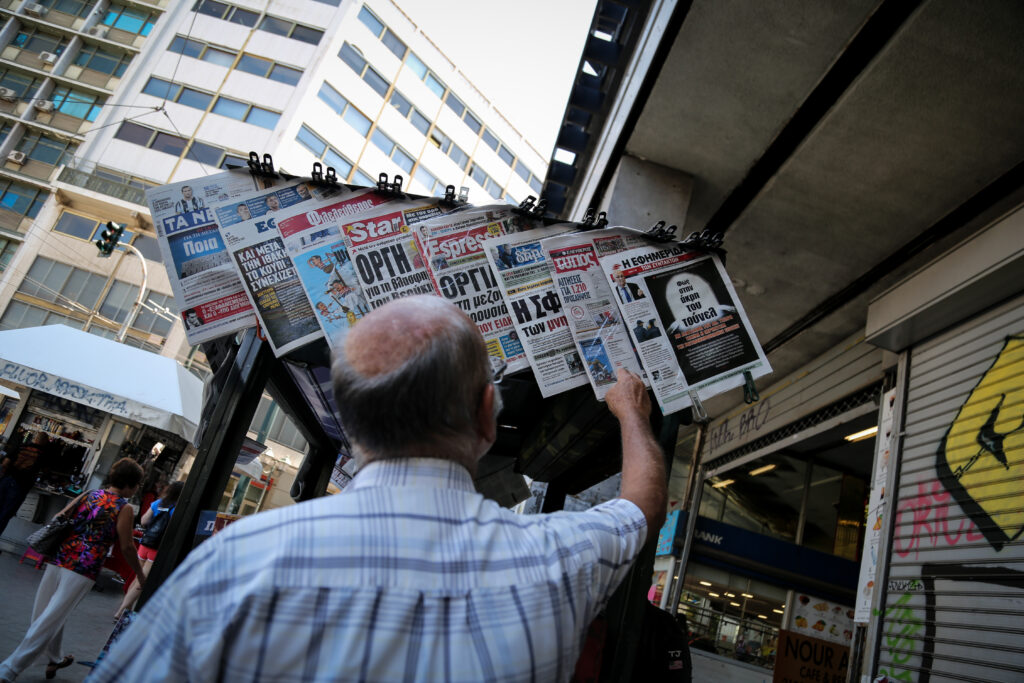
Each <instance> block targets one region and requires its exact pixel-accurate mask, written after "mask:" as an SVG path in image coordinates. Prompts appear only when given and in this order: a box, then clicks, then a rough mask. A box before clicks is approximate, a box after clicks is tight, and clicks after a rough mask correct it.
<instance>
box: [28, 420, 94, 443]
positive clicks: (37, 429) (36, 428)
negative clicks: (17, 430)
mask: <svg viewBox="0 0 1024 683" xmlns="http://www.w3.org/2000/svg"><path fill="white" fill-rule="evenodd" d="M20 426H21V427H22V428H23V429H27V430H29V431H30V432H42V433H43V434H46V435H47V436H49V437H50V438H51V439H60V440H61V441H66V442H68V443H73V444H75V445H77V446H88V447H90V448H91V447H92V442H90V441H78V440H76V439H72V438H70V437H67V436H61V435H60V434H54V433H53V432H48V431H46V430H45V429H43V428H41V427H39V426H38V425H34V424H30V423H28V422H22V423H21V425H20Z"/></svg>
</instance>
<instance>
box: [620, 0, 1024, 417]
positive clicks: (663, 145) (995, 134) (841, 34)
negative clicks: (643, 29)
mask: <svg viewBox="0 0 1024 683" xmlns="http://www.w3.org/2000/svg"><path fill="white" fill-rule="evenodd" d="M872 17H874V18H872ZM1022 35H1024V5H1022V4H1021V3H1019V2H1016V1H1014V0H986V1H985V2H978V3H966V2H959V1H958V0H931V1H925V2H921V3H918V4H917V6H916V8H915V3H913V2H905V3H894V2H877V1H865V0H846V1H843V2H839V1H836V2H820V0H776V1H773V2H749V0H694V2H692V4H691V5H690V7H689V10H688V12H687V13H686V16H685V19H684V21H683V23H682V27H681V30H680V31H679V33H678V35H677V36H676V37H675V38H674V43H673V46H672V48H671V50H670V52H669V56H668V58H667V60H666V61H665V63H664V64H663V66H662V68H661V70H660V74H659V76H658V78H657V81H656V83H655V85H654V88H653V90H652V91H651V94H650V97H649V98H648V99H647V101H646V103H645V104H644V106H643V109H642V112H641V114H640V116H639V118H638V120H637V123H636V125H635V126H634V128H633V130H632V132H631V134H629V137H628V139H627V141H626V145H625V153H626V154H628V155H631V156H635V157H638V158H641V159H645V160H648V161H652V162H656V163H658V164H661V165H664V166H668V167H670V168H673V169H678V170H681V171H684V172H686V173H688V174H690V175H692V176H693V178H694V185H693V196H692V198H691V202H690V208H689V213H688V215H687V218H686V223H685V226H683V229H684V231H685V232H684V234H685V233H688V232H690V231H691V230H697V229H700V228H702V227H703V226H704V225H705V224H707V223H708V222H709V221H711V223H712V225H714V226H715V227H716V228H717V229H724V230H725V231H726V235H725V248H726V249H727V250H728V252H729V254H728V269H729V272H730V275H731V276H732V277H733V278H734V280H736V281H737V285H738V290H739V292H740V295H741V298H742V299H743V301H744V304H745V306H746V308H747V311H748V313H749V314H750V318H751V321H752V323H753V325H754V328H755V330H756V332H757V334H758V336H759V338H760V339H761V341H762V343H765V342H768V341H769V340H772V339H773V338H775V337H776V336H777V335H779V334H780V333H781V332H783V331H784V330H786V329H787V328H789V327H790V326H791V325H793V324H794V323H795V322H796V321H798V320H800V319H801V318H802V317H804V316H805V315H806V314H808V312H810V311H813V310H815V309H816V308H818V307H819V306H820V305H821V304H822V303H823V302H825V301H826V300H827V299H829V297H831V296H833V295H835V294H836V293H838V292H841V291H842V290H844V288H846V287H847V286H848V285H850V284H851V283H852V282H854V281H855V280H856V279H857V278H858V277H860V276H862V275H863V274H864V273H867V272H869V271H871V269H873V268H875V267H876V266H878V265H879V264H881V263H883V262H884V261H886V259H890V261H889V262H890V263H892V257H893V256H894V255H899V254H900V253H901V250H902V248H903V246H904V245H906V244H908V243H909V242H911V241H912V240H914V239H915V238H918V237H919V236H920V235H921V234H922V233H924V232H925V231H926V230H927V229H929V228H930V227H931V226H933V225H934V224H936V223H937V222H939V221H940V219H942V218H943V217H944V216H946V215H947V214H949V213H950V212H953V211H955V210H958V209H959V208H961V207H962V206H963V205H964V204H965V202H968V200H970V199H971V197H972V196H974V195H975V194H976V193H978V192H979V191H981V190H983V188H985V187H986V186H988V185H990V184H991V183H993V182H994V181H996V180H997V179H999V178H1000V177H1002V176H1004V174H1008V173H1009V172H1011V171H1012V170H1013V169H1014V167H1015V166H1017V165H1018V164H1020V163H1021V162H1022V161H1024V126H1022V125H1021V122H1022V121H1024V40H1022V39H1021V36H1022ZM858 41H859V42H858ZM851 46H853V47H851ZM853 53H856V54H859V55H860V56H861V57H862V60H861V61H860V62H857V61H856V60H855V59H853V58H852V57H851V54H853ZM837 84H838V85H837ZM829 89H831V90H832V92H831V93H830V92H828V91H829ZM823 93H824V97H825V98H826V100H828V97H830V96H831V98H832V99H831V100H828V102H829V105H828V106H824V107H821V108H820V111H819V112H818V113H817V115H812V116H810V117H808V114H807V112H808V109H812V107H810V106H809V103H814V102H818V103H820V101H821V97H822V96H823ZM815 98H818V99H817V100H816V99H815ZM780 139H783V140H784V139H795V140H796V143H795V144H793V145H791V146H790V147H789V148H786V147H785V146H784V145H783V146H782V147H781V151H780V145H779V142H780ZM765 168H768V169H770V171H769V172H768V173H767V174H765V175H764V177H763V178H762V179H761V180H760V181H758V180H757V179H756V178H754V180H755V182H754V184H753V185H752V187H754V191H753V192H752V193H750V194H749V195H748V196H747V197H746V198H745V199H744V198H742V197H738V196H737V195H738V193H737V192H736V190H737V188H739V187H741V186H743V184H744V183H750V181H751V178H752V177H753V176H756V175H757V173H759V172H763V170H764V169H765ZM747 187H748V188H749V187H751V185H749V184H748V185H747ZM1018 189H1019V184H1018ZM1004 201H1005V199H1004ZM971 206H972V207H973V208H976V209H977V210H975V211H973V213H971V212H968V213H967V214H965V220H961V221H959V222H958V223H957V224H956V226H955V229H951V230H946V231H944V232H943V233H942V234H941V235H940V237H941V239H936V240H933V241H931V243H930V246H929V247H928V248H927V249H924V250H921V251H918V252H917V253H916V255H914V256H912V257H910V258H908V259H896V262H895V263H894V264H893V266H892V267H887V268H885V269H884V270H883V271H882V272H880V273H879V274H878V277H877V279H875V280H874V281H873V284H871V286H869V287H867V288H865V289H863V291H860V292H854V293H851V295H850V296H849V297H846V299H845V300H843V301H841V302H839V303H838V304H836V305H835V306H833V307H831V309H829V311H828V315H826V316H824V317H822V318H821V319H820V321H818V322H816V323H815V324H814V325H813V326H809V327H808V328H807V329H805V330H803V331H801V332H800V334H798V335H796V336H795V337H793V338H792V339H789V340H788V341H786V342H785V343H781V342H780V345H779V346H778V347H777V348H775V349H774V350H773V351H772V353H771V354H770V356H769V358H770V360H771V362H772V365H773V367H774V368H775V373H774V375H773V376H771V377H769V378H766V380H767V381H766V382H765V384H770V383H771V382H773V381H776V380H778V379H780V378H782V377H783V376H785V375H786V374H787V373H789V372H791V371H793V370H795V369H796V368H798V367H799V366H800V365H802V364H804V363H806V362H807V361H809V360H811V359H812V358H813V357H815V356H816V355H818V354H820V353H822V352H823V351H825V350H826V349H828V348H829V347H831V346H833V345H835V344H837V343H839V342H840V341H841V340H843V339H844V338H846V337H848V336H849V335H850V334H852V333H854V332H856V331H857V330H858V329H861V328H862V327H863V324H864V320H865V316H866V309H867V303H868V301H869V300H870V299H871V298H872V297H873V296H874V295H876V294H877V293H879V292H881V291H882V290H883V289H884V288H886V287H888V286H890V285H891V284H893V283H894V282H895V281H897V280H898V279H899V278H900V277H902V276H904V275H906V274H907V273H909V272H910V271H911V270H912V269H914V268H916V267H918V266H920V265H922V264H923V263H924V262H926V261H927V260H929V259H931V258H933V257H934V256H935V255H937V254H938V253H940V252H941V251H942V250H944V249H946V248H948V247H949V246H951V245H952V244H954V243H955V242H957V241H960V240H961V239H963V238H964V237H966V236H967V235H969V234H970V232H972V231H974V230H976V229H978V228H980V227H982V225H983V224H984V223H985V222H986V221H987V220H990V219H991V218H992V217H994V215H993V214H996V213H998V211H999V210H1000V206H999V205H994V204H992V203H991V202H990V203H989V204H984V203H982V204H981V205H980V206H977V202H976V203H975V204H972V205H971ZM758 292H761V293H758ZM737 402H738V397H737V395H736V394H735V393H731V394H730V395H727V396H726V397H723V398H722V399H720V400H719V401H718V402H716V404H715V405H713V406H709V408H712V409H715V408H719V409H725V408H727V407H728V406H731V405H734V404H735V403H737Z"/></svg>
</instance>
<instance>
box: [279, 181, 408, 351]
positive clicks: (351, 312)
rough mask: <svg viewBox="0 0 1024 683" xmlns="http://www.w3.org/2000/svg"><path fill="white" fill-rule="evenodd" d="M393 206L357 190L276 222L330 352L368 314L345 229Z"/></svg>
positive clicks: (377, 196)
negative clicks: (366, 214) (348, 223)
mask: <svg viewBox="0 0 1024 683" xmlns="http://www.w3.org/2000/svg"><path fill="white" fill-rule="evenodd" d="M389 201H390V200H389V199H388V198H387V197H385V196H383V195H381V194H378V193H376V192H374V191H373V190H372V189H366V190H357V191H355V192H353V193H351V194H348V195H345V196H343V197H335V198H334V199H333V200H331V201H329V202H324V203H321V204H320V205H319V206H310V207H309V209H308V210H307V211H304V212H303V213H299V214H296V215H294V216H291V217H288V218H283V219H281V220H279V221H278V222H277V227H278V229H279V230H280V231H281V237H282V238H283V239H284V244H285V248H286V249H287V250H288V255H289V256H290V257H291V259H292V262H293V263H294V264H295V269H296V271H297V272H298V274H299V279H300V280H301V281H302V285H303V288H304V289H305V291H306V296H307V297H309V302H310V303H311V304H312V305H313V311H314V313H315V315H316V318H317V321H318V322H319V323H320V327H321V329H323V331H324V336H325V337H326V338H327V343H328V344H329V345H330V346H332V347H338V346H340V345H341V344H342V343H343V342H344V341H345V336H346V335H347V334H348V331H349V329H351V327H352V326H353V325H355V324H356V321H357V320H359V319H360V318H362V317H363V316H364V315H366V314H367V313H369V312H370V306H369V303H368V302H367V300H366V297H365V296H364V295H363V290H362V287H361V286H360V284H359V279H358V277H357V275H356V269H355V264H354V263H353V262H352V257H351V254H349V250H348V245H347V244H346V243H345V240H344V238H343V237H342V235H341V226H342V225H343V224H344V223H345V222H346V221H348V220H349V219H350V218H351V217H352V216H357V215H360V214H362V213H364V212H366V211H372V210H373V209H375V208H376V207H379V206H381V205H383V204H386V203H388V202H389Z"/></svg>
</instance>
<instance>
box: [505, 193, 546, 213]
mask: <svg viewBox="0 0 1024 683" xmlns="http://www.w3.org/2000/svg"><path fill="white" fill-rule="evenodd" d="M547 210H548V200H546V199H541V200H539V201H538V200H537V198H536V197H534V196H533V195H532V194H531V195H530V196H529V197H527V198H526V199H524V200H523V201H521V202H520V203H519V206H517V207H516V208H514V209H512V212H513V213H518V214H519V215H521V216H527V217H529V218H544V214H545V213H546V212H547Z"/></svg>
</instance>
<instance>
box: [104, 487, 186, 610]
mask: <svg viewBox="0 0 1024 683" xmlns="http://www.w3.org/2000/svg"><path fill="white" fill-rule="evenodd" d="M183 488H185V482H183V481H176V482H174V483H173V484H170V485H168V487H167V488H166V489H164V495H163V497H162V498H160V499H159V500H154V501H153V502H152V503H151V504H150V506H149V509H148V510H146V513H145V514H144V515H142V526H144V527H146V532H145V533H144V534H142V540H140V541H139V559H140V560H142V569H143V571H144V572H146V573H147V574H148V573H149V568H150V567H152V566H153V561H154V560H155V559H156V551H157V548H159V547H160V541H161V539H163V536H164V532H166V531H167V525H168V524H170V523H171V516H172V515H173V514H174V506H175V505H177V503H178V497H179V496H180V495H181V490H182V489H183ZM141 593H142V586H140V585H139V580H138V578H136V579H134V580H133V581H132V585H131V586H129V587H128V590H127V591H125V594H124V600H122V601H121V606H120V607H118V608H117V612H115V613H114V623H117V621H118V620H119V619H120V618H121V615H122V614H123V613H124V612H125V610H128V609H131V608H132V606H134V605H135V601H136V600H138V599H139V595H140V594H141Z"/></svg>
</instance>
